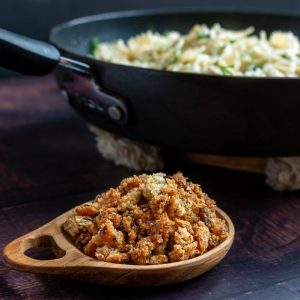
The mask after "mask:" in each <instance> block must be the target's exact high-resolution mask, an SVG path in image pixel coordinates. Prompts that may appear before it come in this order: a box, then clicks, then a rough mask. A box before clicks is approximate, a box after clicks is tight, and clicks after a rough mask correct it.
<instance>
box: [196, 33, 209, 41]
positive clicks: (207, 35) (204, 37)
mask: <svg viewBox="0 0 300 300" xmlns="http://www.w3.org/2000/svg"><path fill="white" fill-rule="evenodd" d="M197 37H198V39H199V40H203V39H209V38H210V33H209V32H207V31H198V33H197Z"/></svg>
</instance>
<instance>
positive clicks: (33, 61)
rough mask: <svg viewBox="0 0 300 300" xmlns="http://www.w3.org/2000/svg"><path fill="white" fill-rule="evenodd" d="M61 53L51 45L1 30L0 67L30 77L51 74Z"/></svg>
mask: <svg viewBox="0 0 300 300" xmlns="http://www.w3.org/2000/svg"><path fill="white" fill-rule="evenodd" d="M59 60H60V53H59V51H58V50H57V49H56V48H55V47H54V46H53V45H51V44H48V43H45V42H42V41H37V40H34V39H31V38H28V37H24V36H21V35H19V34H16V33H13V32H10V31H7V30H5V29H1V28H0V65H1V66H2V67H5V68H7V69H10V70H13V71H16V72H19V73H25V74H30V75H45V74H48V73H50V72H51V71H52V70H53V69H54V68H55V67H56V66H57V64H58V63H59Z"/></svg>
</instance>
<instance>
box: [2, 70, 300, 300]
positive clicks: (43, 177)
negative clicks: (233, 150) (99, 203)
mask: <svg viewBox="0 0 300 300" xmlns="http://www.w3.org/2000/svg"><path fill="white" fill-rule="evenodd" d="M176 170H182V171H183V172H184V174H186V175H187V176H189V177H190V178H191V179H192V180H194V181H196V182H199V183H201V185H202V187H203V189H204V190H205V191H207V193H208V194H209V195H210V196H212V197H213V198H215V199H217V201H218V203H219V205H220V206H221V207H222V208H223V209H224V210H225V211H226V212H228V214H229V215H230V216H231V217H232V219H233V221H234V223H235V226H236V239H235V243H234V245H233V247H232V249H231V251H230V253H229V254H228V255H227V257H226V258H225V259H224V260H223V261H222V263H221V264H220V265H218V266H217V267H216V268H215V269H213V270H211V271H210V272H208V273H207V274H205V275H203V276H201V277H198V278H196V279H193V280H190V281H188V282H184V283H180V284H177V285H173V286H164V287H157V288H139V289H137V288H135V289H133V288H127V289H124V288H123V289H121V288H112V287H106V286H100V285H96V284H92V283H88V282H79V281H75V280H71V279H68V278H61V277H53V276H47V275H35V274H26V273H19V272H16V271H13V270H11V269H9V268H8V267H6V266H5V264H4V262H3V259H2V258H1V262H0V298H1V299H94V298H95V299H96V298H97V299H123V298H128V299H174V298H176V299H272V300H273V299H280V300H282V299H289V300H290V299H300V238H299V234H300V216H299V210H300V193H299V192H294V193H289V192H284V193H279V192H275V191H273V190H271V189H270V188H268V187H267V186H266V185H265V184H264V178H263V177H262V176H258V175H253V174H247V173H241V172H234V171H228V170H222V169H217V168H209V167H203V166H199V165H193V164H188V163H184V162H180V161H174V160H171V161H169V162H168V163H167V166H166V170H165V171H166V172H173V171H176ZM133 173H134V172H133V171H132V170H129V169H126V168H124V167H117V166H115V165H114V164H113V163H112V162H108V161H105V160H104V159H102V158H101V156H100V155H99V154H98V153H97V151H96V148H95V142H94V138H93V135H92V134H91V133H90V132H89V130H88V129H87V127H86V124H85V123H84V122H83V121H82V120H81V119H80V118H79V117H78V116H77V115H76V114H75V113H74V112H73V111H72V110H71V108H70V107H69V106H68V104H67V103H66V102H65V100H64V99H63V97H62V96H61V95H60V93H59V90H58V88H57V86H56V84H55V81H54V79H53V77H52V76H48V77H44V78H39V79H36V78H28V77H19V78H11V79H2V80H1V81H0V204H1V210H0V236H1V239H0V242H1V248H3V247H4V246H5V245H6V244H7V243H8V242H10V241H11V240H13V239H15V238H16V237H18V236H19V235H22V234H24V233H26V232H28V231H31V230H33V229H35V228H37V227H39V226H41V225H43V224H44V223H46V222H48V221H50V220H51V219H52V218H54V217H55V216H57V215H59V214H61V213H63V212H64V211H66V210H68V209H69V208H71V207H73V206H74V205H76V204H79V203H81V202H84V201H87V200H90V199H92V198H93V197H94V196H95V195H96V194H97V193H99V192H101V191H103V190H104V189H106V188H108V187H110V186H114V185H117V184H118V182H119V181H120V180H121V179H122V178H123V177H126V176H129V175H131V174H133Z"/></svg>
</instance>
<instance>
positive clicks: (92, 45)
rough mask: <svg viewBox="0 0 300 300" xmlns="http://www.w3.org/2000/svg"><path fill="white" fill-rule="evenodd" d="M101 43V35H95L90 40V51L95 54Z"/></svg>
mask: <svg viewBox="0 0 300 300" xmlns="http://www.w3.org/2000/svg"><path fill="white" fill-rule="evenodd" d="M100 43H101V40H100V38H99V37H93V38H92V39H91V41H90V53H91V54H94V52H95V50H96V49H97V47H98V45H99V44H100Z"/></svg>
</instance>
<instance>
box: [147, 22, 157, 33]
mask: <svg viewBox="0 0 300 300" xmlns="http://www.w3.org/2000/svg"><path fill="white" fill-rule="evenodd" d="M147 31H149V32H151V33H154V32H156V29H155V27H154V26H153V25H152V24H150V25H148V28H147Z"/></svg>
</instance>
